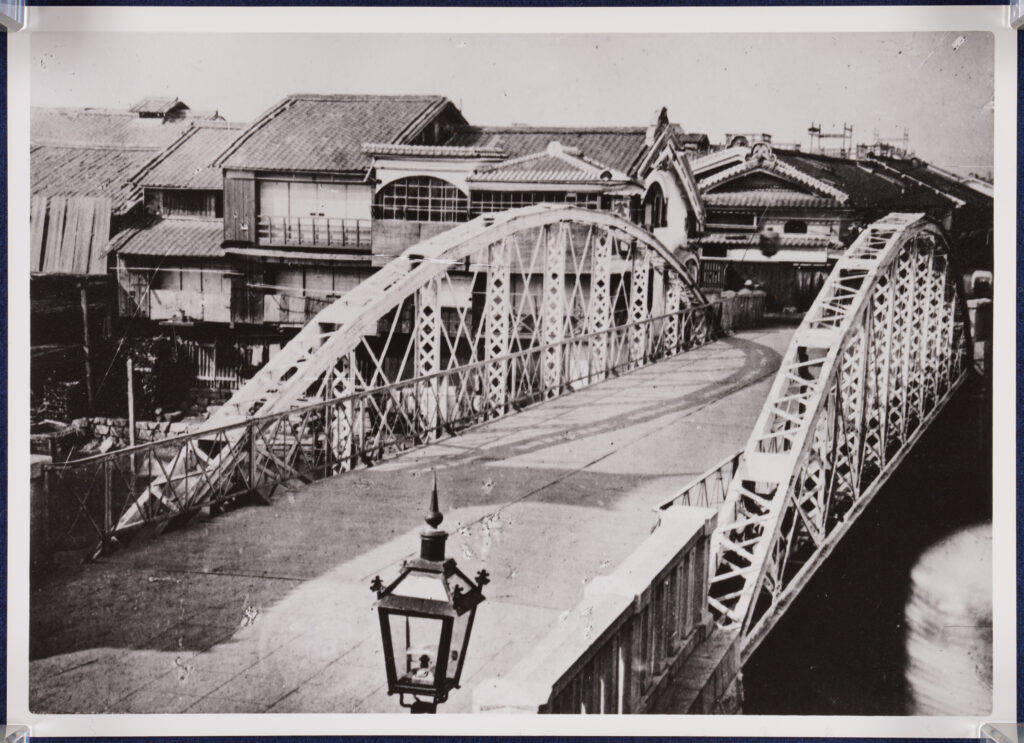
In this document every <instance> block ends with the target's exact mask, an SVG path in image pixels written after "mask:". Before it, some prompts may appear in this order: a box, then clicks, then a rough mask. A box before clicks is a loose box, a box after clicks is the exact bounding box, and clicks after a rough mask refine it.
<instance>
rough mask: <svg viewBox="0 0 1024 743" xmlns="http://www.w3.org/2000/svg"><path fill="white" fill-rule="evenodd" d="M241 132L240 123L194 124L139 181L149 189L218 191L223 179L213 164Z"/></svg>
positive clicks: (206, 122)
mask: <svg viewBox="0 0 1024 743" xmlns="http://www.w3.org/2000/svg"><path fill="white" fill-rule="evenodd" d="M241 130H242V125H241V124H230V123H227V122H215V121H204V122H196V123H194V124H193V125H192V126H191V127H190V128H189V129H187V130H186V131H185V133H184V134H182V135H181V137H180V138H179V139H178V140H177V141H176V142H174V143H173V144H172V145H171V146H170V147H168V148H167V149H166V150H164V152H162V153H161V154H160V155H159V156H158V157H157V159H156V160H155V161H153V162H152V163H151V164H150V165H149V166H148V167H147V168H146V170H145V171H144V172H143V173H142V174H141V175H140V177H139V178H138V183H139V185H140V186H143V187H149V188H159V187H163V188H192V189H217V190H219V189H221V188H222V187H223V176H222V174H221V169H220V168H219V167H214V166H213V161H214V160H216V159H217V157H218V156H219V155H220V154H221V153H222V152H223V151H224V150H226V149H227V148H228V146H229V145H230V144H231V143H232V142H233V141H234V140H235V138H236V137H237V136H238V133H239V131H241Z"/></svg>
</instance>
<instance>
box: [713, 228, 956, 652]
mask: <svg viewBox="0 0 1024 743" xmlns="http://www.w3.org/2000/svg"><path fill="white" fill-rule="evenodd" d="M966 318H967V314H966V306H965V304H964V299H963V296H962V282H961V278H960V276H959V275H958V274H957V272H956V270H954V268H953V266H952V264H951V261H950V255H949V248H948V245H947V243H946V241H945V238H944V237H943V234H942V232H941V230H939V229H938V228H937V227H935V226H934V225H933V224H931V223H930V222H928V221H927V220H926V219H925V218H924V215H921V214H890V215H888V216H887V217H885V218H884V219H882V220H880V221H878V222H875V223H874V224H872V225H871V226H870V227H869V228H868V229H867V230H865V232H863V233H862V234H861V235H860V236H859V237H858V239H857V240H856V242H854V244H853V245H852V246H851V247H850V248H849V249H848V250H847V251H846V253H845V254H844V255H843V257H842V258H841V259H840V260H839V261H838V263H837V264H836V266H835V267H834V268H833V270H832V272H831V274H830V275H829V277H828V279H827V281H826V283H825V285H824V286H823V288H822V290H821V292H820V294H819V295H818V297H817V299H816V300H815V302H814V304H813V305H812V307H811V309H810V310H809V311H808V313H807V315H806V316H805V318H804V320H803V322H802V323H801V325H800V327H799V328H798V330H797V331H796V333H795V335H794V337H793V340H792V341H791V343H790V346H789V348H788V350H787V351H786V354H785V356H784V358H783V361H782V365H781V368H780V369H779V372H778V374H777V376H776V378H775V381H774V384H773V385H772V388H771V392H770V393H769V396H768V399H767V401H766V402H765V405H764V407H763V408H762V410H761V414H760V417H759V418H758V420H757V424H756V425H755V427H754V430H753V432H752V434H751V436H750V439H749V440H748V442H747V445H746V448H745V450H744V453H743V459H742V463H741V464H740V466H739V469H738V471H737V473H736V475H735V476H734V477H733V479H732V481H731V483H730V485H729V489H728V491H727V493H726V496H725V500H724V502H723V503H722V504H721V505H720V510H719V526H718V528H717V531H716V533H715V536H714V541H713V545H714V547H713V548H714V551H715V559H714V560H713V561H712V568H711V569H712V574H711V577H710V590H709V604H710V609H711V611H712V613H713V614H714V615H715V617H716V619H717V620H718V622H719V624H720V625H723V626H726V627H733V628H737V629H738V630H739V631H740V632H741V633H742V639H741V647H742V650H743V655H744V657H748V656H749V655H750V653H752V652H753V651H754V650H755V649H756V647H757V646H758V644H759V643H760V642H761V640H762V639H763V638H764V636H765V635H766V634H767V632H768V631H769V630H770V629H771V628H772V627H773V626H774V624H775V623H776V622H777V621H778V619H779V617H780V616H781V615H782V613H783V612H784V611H785V610H786V608H787V607H788V605H789V603H790V602H791V601H792V599H793V598H794V597H795V596H796V594H797V593H798V592H799V591H800V589H801V588H802V587H803V586H804V585H805V584H806V582H807V581H808V580H809V579H810V577H811V576H812V575H813V573H814V572H815V570H816V569H817V567H818V566H819V565H820V564H821V562H822V561H823V560H824V559H825V558H826V557H827V556H828V555H829V553H830V552H831V551H832V549H833V548H834V547H835V545H836V544H837V543H838V541H839V539H840V538H842V536H843V534H844V533H845V532H846V530H847V529H848V528H849V526H850V525H851V524H852V523H853V522H854V521H855V520H856V518H857V517H858V516H859V515H860V513H861V512H862V511H863V510H864V508H865V507H866V506H867V505H868V503H869V502H870V501H871V499H872V498H873V496H874V495H875V493H876V492H877V491H878V489H879V488H880V487H881V485H882V484H883V483H884V482H885V481H886V480H887V479H888V477H889V475H890V473H891V472H892V471H893V470H894V469H895V468H896V466H898V464H899V463H900V461H901V460H902V459H903V457H904V456H905V455H906V453H907V452H908V451H909V449H910V448H911V447H912V446H913V445H914V443H915V442H916V440H917V439H918V437H919V436H920V435H921V434H922V433H923V432H924V430H925V429H926V428H927V426H928V425H929V424H930V423H931V421H932V420H933V419H934V418H935V416H936V415H938V413H939V412H940V411H941V409H942V408H943V406H944V405H945V403H946V402H947V401H948V400H949V398H950V397H951V395H952V394H953V392H954V391H955V390H956V389H957V387H958V386H959V385H960V384H961V383H962V382H963V381H964V379H965V378H966V376H967V373H968V370H969V364H968V358H969V356H968V350H969V349H970V347H971V344H970V330H969V326H968V322H967V319H966Z"/></svg>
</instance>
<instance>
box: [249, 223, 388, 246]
mask: <svg viewBox="0 0 1024 743" xmlns="http://www.w3.org/2000/svg"><path fill="white" fill-rule="evenodd" d="M258 225H259V243H260V245H268V246H270V245H282V246H288V247H304V248H349V249H355V248H367V249H368V248H369V247H370V235H371V221H370V220H369V219H345V218H340V217H319V216H309V217H273V216H268V215H265V214H261V215H260V216H259V219H258Z"/></svg>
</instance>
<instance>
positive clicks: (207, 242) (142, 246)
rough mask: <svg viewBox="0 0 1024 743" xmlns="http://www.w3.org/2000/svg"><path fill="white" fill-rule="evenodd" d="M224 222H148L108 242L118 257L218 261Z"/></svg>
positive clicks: (221, 254)
mask: <svg viewBox="0 0 1024 743" xmlns="http://www.w3.org/2000/svg"><path fill="white" fill-rule="evenodd" d="M223 238H224V221H223V220H222V219H218V218H195V217H180V218H176V217H167V218H164V219H157V218H152V219H149V220H147V221H146V222H145V223H144V224H141V225H139V226H137V227H133V228H131V229H128V230H124V231H122V232H120V233H118V235H117V236H116V237H115V238H114V239H113V240H112V241H111V251H112V252H117V253H119V254H120V255H148V256H160V257H174V258H222V257H224V251H223V250H222V249H221V247H220V244H221V241H222V240H223Z"/></svg>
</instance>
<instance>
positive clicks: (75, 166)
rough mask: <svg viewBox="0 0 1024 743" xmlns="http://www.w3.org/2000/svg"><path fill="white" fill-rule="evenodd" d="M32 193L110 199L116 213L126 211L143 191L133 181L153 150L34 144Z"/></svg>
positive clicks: (31, 157) (31, 163)
mask: <svg viewBox="0 0 1024 743" xmlns="http://www.w3.org/2000/svg"><path fill="white" fill-rule="evenodd" d="M29 157H30V168H31V172H32V175H31V177H32V184H31V187H32V195H33V196H37V195H39V196H93V197H106V198H109V199H110V206H111V209H113V211H114V213H115V214H119V213H122V212H126V211H128V210H129V209H131V207H132V206H134V205H135V203H136V202H137V201H138V200H139V198H140V197H141V193H140V192H139V189H138V188H137V187H136V186H135V185H134V184H133V183H132V182H131V178H132V176H133V175H135V174H136V173H137V172H138V171H139V170H140V169H141V168H142V167H143V165H145V164H146V163H147V162H149V160H150V159H151V158H152V157H153V152H152V151H151V150H122V149H116V148H109V147H48V146H43V147H33V148H32V151H31V154H30V156H29Z"/></svg>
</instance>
